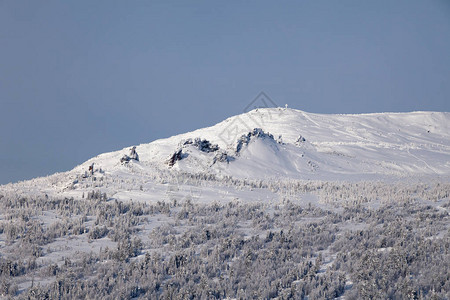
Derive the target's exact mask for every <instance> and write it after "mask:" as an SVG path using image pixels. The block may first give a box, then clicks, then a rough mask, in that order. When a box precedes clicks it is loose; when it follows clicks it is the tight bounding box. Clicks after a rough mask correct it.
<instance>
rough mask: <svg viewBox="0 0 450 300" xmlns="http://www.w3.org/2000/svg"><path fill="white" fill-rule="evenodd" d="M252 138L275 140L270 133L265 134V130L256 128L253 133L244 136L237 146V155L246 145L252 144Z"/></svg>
mask: <svg viewBox="0 0 450 300" xmlns="http://www.w3.org/2000/svg"><path fill="white" fill-rule="evenodd" d="M252 137H256V138H263V139H265V138H268V139H271V140H274V141H275V139H274V137H273V135H272V134H270V133H265V132H264V130H262V129H261V128H254V129H253V130H252V131H250V132H249V133H247V134H244V135H242V136H241V137H240V138H239V139H238V141H237V144H236V154H239V153H240V152H241V150H242V147H243V146H245V145H248V143H250V140H251V139H252Z"/></svg>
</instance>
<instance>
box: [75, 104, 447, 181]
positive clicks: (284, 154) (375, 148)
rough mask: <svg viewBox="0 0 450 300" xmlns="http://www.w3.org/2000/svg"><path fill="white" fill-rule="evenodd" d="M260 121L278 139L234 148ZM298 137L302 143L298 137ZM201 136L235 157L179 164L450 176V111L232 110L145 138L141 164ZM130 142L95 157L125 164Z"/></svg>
mask: <svg viewBox="0 0 450 300" xmlns="http://www.w3.org/2000/svg"><path fill="white" fill-rule="evenodd" d="M254 128H261V129H262V130H263V131H264V132H265V133H270V134H272V135H273V136H274V139H275V140H279V137H280V136H281V141H282V142H281V143H279V142H275V141H274V140H272V139H260V138H254V139H252V140H251V142H250V143H249V144H248V145H246V146H245V147H244V148H245V149H244V150H243V151H242V153H241V154H240V155H238V156H237V155H235V153H234V152H235V149H236V143H237V140H238V139H239V137H241V136H242V135H245V134H247V133H248V132H251V131H252V130H253V129H254ZM299 136H302V137H304V139H305V141H304V142H297V143H296V141H297V139H298V138H299ZM195 138H201V139H206V140H208V141H210V142H211V143H212V144H218V145H219V147H220V149H221V150H223V151H227V153H228V154H229V155H231V156H234V160H233V161H230V162H229V163H216V164H214V165H212V162H213V159H214V156H215V154H214V153H206V152H202V151H200V150H198V149H197V148H195V147H189V145H188V146H186V147H184V149H183V153H186V154H188V157H186V158H185V159H182V160H181V161H179V162H177V163H176V164H175V165H174V167H173V169H174V170H183V171H189V172H204V171H206V172H212V173H218V174H224V175H232V176H238V177H248V176H251V177H254V176H256V177H258V178H268V177H273V176H277V177H278V176H288V177H293V178H302V179H308V178H320V179H328V178H330V179H335V178H340V177H341V176H342V175H356V176H366V175H395V176H411V175H425V174H429V175H449V174H450V114H449V113H439V112H412V113H380V114H361V115H324V114H312V113H305V112H303V111H299V110H293V109H280V108H272V109H258V110H253V111H251V112H249V113H247V114H242V115H238V116H235V117H231V118H229V119H227V120H225V121H223V122H221V123H218V124H217V125H215V126H212V127H208V128H204V129H199V130H196V131H193V132H189V133H185V134H181V135H177V136H173V137H171V138H168V139H162V140H157V141H154V142H152V143H150V144H142V145H139V146H138V147H137V152H138V154H139V156H140V162H139V163H138V166H137V167H138V168H141V169H142V171H143V172H146V171H147V170H148V171H149V172H151V169H152V168H154V167H158V168H168V167H167V164H166V161H167V159H168V158H169V157H170V156H171V154H173V153H174V152H175V151H176V150H177V149H179V148H180V143H181V142H182V141H186V140H188V139H195ZM128 152H129V150H128V148H126V149H123V150H121V151H117V152H112V153H107V154H103V155H100V156H98V157H95V158H93V159H91V160H89V161H87V162H86V163H84V164H82V165H81V166H79V167H77V168H75V169H74V170H73V172H82V171H83V170H85V169H87V166H88V165H90V164H91V163H92V162H94V163H96V166H97V167H101V168H102V169H103V170H106V171H109V172H119V171H120V170H122V169H123V166H121V164H120V162H119V160H120V157H122V156H123V155H124V154H128Z"/></svg>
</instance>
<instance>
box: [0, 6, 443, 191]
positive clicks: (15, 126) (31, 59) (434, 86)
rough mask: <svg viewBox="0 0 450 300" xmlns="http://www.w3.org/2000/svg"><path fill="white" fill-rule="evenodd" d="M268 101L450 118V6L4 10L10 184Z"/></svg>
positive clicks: (3, 113) (1, 173) (3, 174)
mask: <svg viewBox="0 0 450 300" xmlns="http://www.w3.org/2000/svg"><path fill="white" fill-rule="evenodd" d="M260 91H265V92H266V93H267V94H268V95H269V96H270V97H271V98H272V99H273V101H274V102H276V103H278V104H280V105H284V104H286V103H287V104H289V107H292V108H297V109H301V110H305V111H308V112H318V113H363V112H388V111H389V112H399V111H402V112H407V111H414V110H432V111H450V1H448V0H430V1H424V0H396V1H392V0H381V1H380V0H377V1H361V0H354V1H347V0H342V1H336V0H330V1H320V0H318V1H317V0H314V1H312V0H311V1H210V0H208V1H111V0H105V1H99V0H96V1H84V0H83V1H80V0H76V1H75V0H74V1H50V0H49V1H35V0H30V1H22V0H0V184H2V183H8V182H15V181H18V180H23V179H29V178H33V177H37V176H45V175H49V174H52V173H54V172H57V171H66V170H69V169H71V168H73V167H74V166H76V165H77V164H80V163H82V162H84V161H85V160H87V159H89V158H91V157H93V156H96V155H98V154H100V153H103V152H109V151H113V150H118V149H121V148H123V147H126V146H129V145H133V144H140V143H148V142H151V141H153V140H155V139H159V138H163V137H169V136H172V135H174V134H178V133H183V132H186V131H191V130H194V129H197V128H202V127H206V126H210V125H213V124H215V123H217V122H220V121H222V120H223V119H225V118H227V117H230V116H232V115H236V114H239V113H241V112H242V111H243V109H244V108H245V107H246V106H247V104H248V103H249V102H251V101H252V100H253V98H254V97H255V96H256V95H257V94H258V93H259V92H260Z"/></svg>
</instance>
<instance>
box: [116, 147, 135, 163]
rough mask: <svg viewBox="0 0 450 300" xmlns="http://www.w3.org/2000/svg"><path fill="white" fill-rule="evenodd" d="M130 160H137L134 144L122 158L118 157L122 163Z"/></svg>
mask: <svg viewBox="0 0 450 300" xmlns="http://www.w3.org/2000/svg"><path fill="white" fill-rule="evenodd" d="M130 160H135V161H139V155H138V154H137V152H136V146H133V147H132V148H131V149H130V155H126V154H124V155H123V156H122V158H121V159H120V162H121V163H123V164H126V163H129V162H130Z"/></svg>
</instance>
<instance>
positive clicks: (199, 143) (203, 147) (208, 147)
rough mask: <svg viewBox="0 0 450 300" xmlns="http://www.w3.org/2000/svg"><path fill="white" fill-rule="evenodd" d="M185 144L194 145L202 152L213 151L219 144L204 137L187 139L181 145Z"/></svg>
mask: <svg viewBox="0 0 450 300" xmlns="http://www.w3.org/2000/svg"><path fill="white" fill-rule="evenodd" d="M185 145H193V146H195V147H197V148H198V149H199V150H200V151H202V152H206V153H209V152H215V151H217V150H219V146H218V145H217V144H211V142H210V141H208V140H206V139H203V140H202V139H200V138H195V139H194V140H192V139H188V140H186V141H185V142H184V143H183V146H185Z"/></svg>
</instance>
